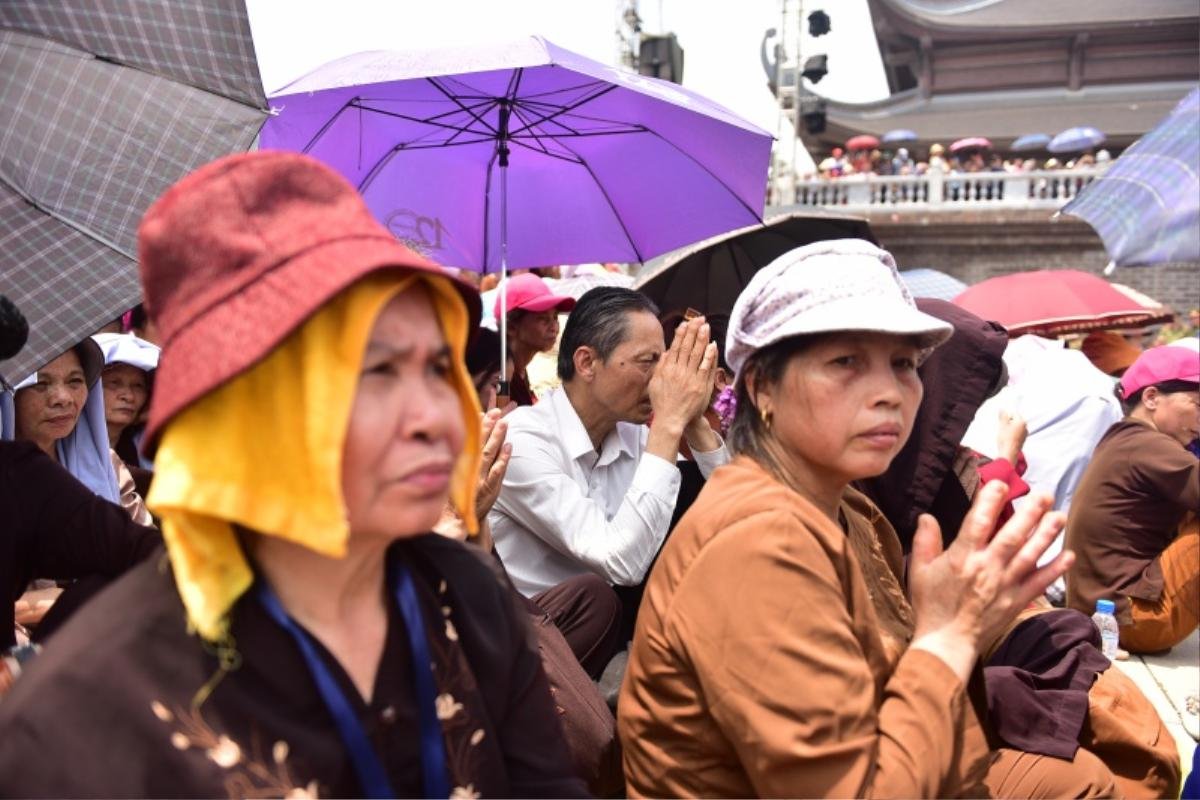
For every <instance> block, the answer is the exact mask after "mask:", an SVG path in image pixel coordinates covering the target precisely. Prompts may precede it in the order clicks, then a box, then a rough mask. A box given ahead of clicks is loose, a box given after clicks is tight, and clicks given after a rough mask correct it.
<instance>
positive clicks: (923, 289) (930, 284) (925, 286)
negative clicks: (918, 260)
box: [900, 267, 967, 300]
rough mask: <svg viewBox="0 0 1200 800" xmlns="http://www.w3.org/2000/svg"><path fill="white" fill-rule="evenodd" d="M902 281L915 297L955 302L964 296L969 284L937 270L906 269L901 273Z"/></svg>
mask: <svg viewBox="0 0 1200 800" xmlns="http://www.w3.org/2000/svg"><path fill="white" fill-rule="evenodd" d="M900 279H901V280H902V281H904V285H905V286H907V287H908V291H909V292H910V293H911V294H912V296H913V297H933V298H936V299H938V300H953V299H954V298H956V297H958V296H959V295H960V294H962V293H963V292H964V291H965V290H966V288H967V284H965V283H963V282H962V281H960V280H959V279H958V278H955V277H954V276H953V275H947V274H946V273H944V272H942V271H940V270H936V269H926V268H923V267H919V268H917V269H906V270H902V271H901V272H900Z"/></svg>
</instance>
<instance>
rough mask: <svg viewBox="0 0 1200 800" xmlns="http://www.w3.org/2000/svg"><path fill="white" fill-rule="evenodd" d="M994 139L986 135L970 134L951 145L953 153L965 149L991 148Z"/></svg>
mask: <svg viewBox="0 0 1200 800" xmlns="http://www.w3.org/2000/svg"><path fill="white" fill-rule="evenodd" d="M991 149H992V141H991V140H990V139H988V138H986V137H984V136H968V137H967V138H966V139H959V140H958V141H957V142H953V143H951V145H950V152H951V153H961V152H962V151H963V150H991Z"/></svg>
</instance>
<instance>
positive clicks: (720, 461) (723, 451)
mask: <svg viewBox="0 0 1200 800" xmlns="http://www.w3.org/2000/svg"><path fill="white" fill-rule="evenodd" d="M717 439H718V440H719V441H720V442H721V446H720V447H718V448H717V449H716V450H709V451H708V452H707V453H701V452H699V451H698V450H696V449H695V448H693V449H692V458H694V459H695V460H696V466H697V467H698V468H699V469H700V474H701V475H703V476H704V480H708V476H710V475H712V473H713V470H715V469H716V468H717V467H720V466H724V465H725V464H728V463H729V448H727V447H726V446H725V440H724V439H722V438H721V434H719V433H718V434H717Z"/></svg>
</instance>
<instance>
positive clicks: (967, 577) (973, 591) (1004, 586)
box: [908, 481, 1075, 683]
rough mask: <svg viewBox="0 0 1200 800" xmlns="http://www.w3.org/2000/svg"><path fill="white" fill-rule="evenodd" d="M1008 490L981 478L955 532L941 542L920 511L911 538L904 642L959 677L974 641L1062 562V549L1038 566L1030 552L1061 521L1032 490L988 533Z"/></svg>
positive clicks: (1005, 618) (990, 632)
mask: <svg viewBox="0 0 1200 800" xmlns="http://www.w3.org/2000/svg"><path fill="white" fill-rule="evenodd" d="M1007 494H1008V490H1007V488H1006V487H1005V485H1004V484H1003V483H1002V482H1000V481H992V482H990V483H988V484H987V485H986V486H984V487H983V489H981V490H980V492H979V494H978V495H977V496H976V498H975V502H974V503H973V504H972V506H971V510H970V512H969V513H968V514H967V517H966V519H965V520H964V521H963V524H962V527H961V528H960V529H959V533H958V538H956V539H955V540H954V541H953V542H951V544H950V546H949V547H948V548H947V549H946V550H945V551H943V550H942V544H941V542H942V537H941V531H940V530H939V527H938V524H937V522H936V521H935V520H934V518H933V517H932V516H930V515H929V514H922V515H921V518H920V522H919V523H918V526H917V533H916V536H915V538H914V539H913V551H912V560H911V563H910V566H909V573H908V575H909V581H908V582H909V590H910V593H911V595H912V604H913V611H914V613H915V614H916V623H917V624H916V632H915V634H914V637H913V643H912V645H911V647H912V648H913V649H916V650H926V651H928V652H931V653H933V654H934V655H936V656H938V657H939V658H941V659H942V660H943V661H945V662H946V664H947V665H948V666H949V667H950V668H951V669H953V670H954V671H955V672H956V673H957V674H958V676H959V677H960V678H961V679H962V680H963V682H964V683H965V682H966V680H967V678H968V676H969V675H970V672H971V669H972V668H973V666H974V664H975V660H976V658H978V655H979V650H980V647H981V646H983V645H984V644H986V643H988V642H991V641H993V640H994V639H995V638H996V637H997V636H998V635H999V634H1000V633H1001V631H1002V630H1003V629H1004V627H1005V626H1006V625H1007V624H1008V623H1009V622H1011V621H1012V619H1013V618H1014V617H1016V615H1017V614H1018V613H1019V612H1020V611H1021V610H1022V609H1024V608H1025V607H1026V606H1028V605H1029V603H1030V601H1032V600H1033V599H1034V598H1035V597H1037V596H1038V595H1040V594H1041V593H1042V592H1043V591H1044V590H1045V589H1046V587H1047V586H1049V585H1050V584H1051V583H1052V582H1053V581H1054V580H1056V579H1057V578H1058V577H1059V576H1061V575H1062V574H1063V573H1065V572H1066V571H1067V569H1069V568H1070V566H1071V563H1072V562H1073V561H1074V560H1075V554H1074V553H1072V552H1070V551H1069V550H1065V551H1063V552H1062V553H1060V554H1059V555H1058V556H1057V557H1056V558H1055V559H1054V560H1052V561H1050V562H1049V563H1047V564H1046V565H1044V566H1042V567H1038V565H1037V561H1038V558H1039V557H1040V556H1041V555H1042V553H1043V552H1045V550H1046V548H1047V547H1049V546H1050V544H1051V542H1053V541H1054V539H1055V537H1057V536H1058V534H1059V532H1060V531H1062V529H1063V526H1064V525H1065V524H1066V516H1065V515H1063V514H1061V513H1058V512H1052V511H1050V508H1051V506H1052V505H1053V499H1052V498H1051V497H1049V496H1047V495H1035V496H1033V497H1032V498H1030V500H1029V502H1027V503H1026V504H1025V505H1024V506H1023V507H1022V508H1021V510H1020V511H1018V512H1016V513H1015V514H1014V515H1013V516H1012V518H1010V519H1009V520H1008V522H1006V523H1005V524H1004V527H1002V528H1001V529H1000V530H999V531H998V532H997V533H996V535H995V536H991V532H992V531H994V530H995V529H996V520H997V518H998V517H999V514H1000V511H1001V509H1002V508H1003V507H1004V503H1005V500H1006V499H1007Z"/></svg>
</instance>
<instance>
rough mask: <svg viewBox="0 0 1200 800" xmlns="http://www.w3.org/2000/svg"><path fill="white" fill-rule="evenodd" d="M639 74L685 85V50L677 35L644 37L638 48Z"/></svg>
mask: <svg viewBox="0 0 1200 800" xmlns="http://www.w3.org/2000/svg"><path fill="white" fill-rule="evenodd" d="M638 73H639V74H641V75H649V76H650V77H652V78H662V79H663V80H666V81H671V82H672V83H683V48H682V47H680V46H679V42H678V41H677V40H676V38H675V34H673V33H668V34H667V35H666V36H643V37H642V42H641V46H640V47H639V48H638Z"/></svg>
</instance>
